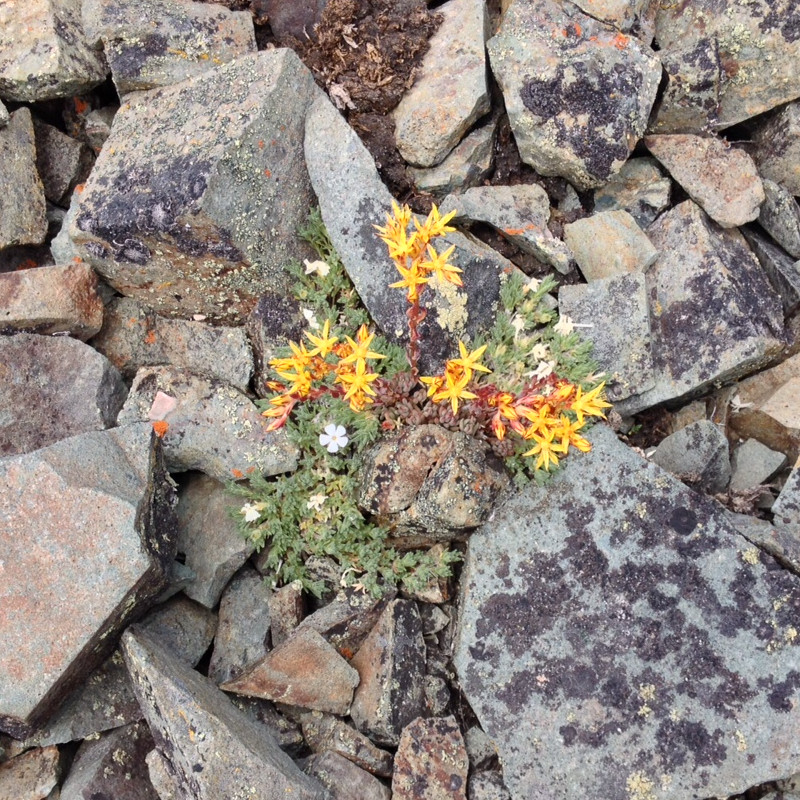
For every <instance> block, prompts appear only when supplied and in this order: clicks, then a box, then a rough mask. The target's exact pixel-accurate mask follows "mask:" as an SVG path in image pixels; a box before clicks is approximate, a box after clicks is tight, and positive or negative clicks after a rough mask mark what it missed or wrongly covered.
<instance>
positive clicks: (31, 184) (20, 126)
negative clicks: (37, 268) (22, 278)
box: [0, 12, 47, 250]
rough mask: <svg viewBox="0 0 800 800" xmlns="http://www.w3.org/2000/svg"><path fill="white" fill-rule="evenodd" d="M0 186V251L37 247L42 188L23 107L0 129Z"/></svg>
mask: <svg viewBox="0 0 800 800" xmlns="http://www.w3.org/2000/svg"><path fill="white" fill-rule="evenodd" d="M0 13H2V12H0ZM0 30H2V25H0ZM1 35H2V34H0V36H1ZM1 52H2V48H1V47H0V53H1ZM1 57H2V56H0V58H1ZM0 186H2V187H3V191H2V193H0V250H2V249H3V248H4V247H9V246H11V245H18V244H41V243H42V242H43V241H44V239H45V236H46V235H47V217H46V208H45V197H44V187H43V186H42V181H41V180H40V178H39V173H38V172H37V171H36V141H35V139H34V135H33V121H32V119H31V112H30V111H29V110H28V109H27V108H25V107H23V108H19V109H17V110H16V111H15V112H14V113H13V114H12V115H11V120H10V122H9V123H8V125H6V126H5V127H4V128H0Z"/></svg>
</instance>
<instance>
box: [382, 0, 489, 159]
mask: <svg viewBox="0 0 800 800" xmlns="http://www.w3.org/2000/svg"><path fill="white" fill-rule="evenodd" d="M436 13H437V14H440V15H441V17H442V22H441V25H440V26H439V28H438V30H437V31H436V32H435V33H434V34H433V36H431V38H430V40H429V42H428V51H427V53H425V55H424V56H423V59H422V63H421V65H420V67H419V71H418V73H417V78H416V80H415V82H414V85H413V86H412V87H411V89H409V91H408V92H406V94H405V95H404V96H403V99H402V100H401V101H400V103H399V105H398V106H397V108H396V109H395V110H394V112H393V114H392V116H393V117H394V125H395V140H396V141H397V149H398V150H399V151H400V155H401V156H402V157H403V158H404V159H405V160H406V161H407V162H408V163H409V164H413V165H414V166H416V167H433V166H435V165H436V164H439V163H440V162H441V161H442V160H443V159H444V157H445V156H446V155H447V154H448V153H449V152H450V151H451V150H452V149H453V148H454V147H455V146H456V145H457V144H458V143H459V142H460V141H461V139H462V138H463V136H464V134H465V133H466V132H467V131H468V130H469V128H470V126H471V125H472V124H473V123H474V122H475V121H476V120H478V119H479V118H480V117H482V116H483V115H484V114H486V113H487V112H488V111H489V109H490V103H489V88H488V85H487V83H486V36H487V34H488V32H489V15H488V13H487V10H486V4H485V2H484V0H449V1H448V2H447V3H445V4H444V5H441V6H439V7H438V8H437V9H436Z"/></svg>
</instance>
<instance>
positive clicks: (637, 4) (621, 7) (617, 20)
mask: <svg viewBox="0 0 800 800" xmlns="http://www.w3.org/2000/svg"><path fill="white" fill-rule="evenodd" d="M575 5H576V6H578V8H580V9H581V11H584V12H585V13H586V14H589V15H590V16H592V17H594V18H595V19H599V20H602V21H603V22H608V23H610V24H611V25H613V26H614V27H615V28H619V29H620V30H622V31H630V30H631V29H632V28H635V27H639V26H642V25H643V24H644V25H647V22H648V19H649V17H650V16H652V13H653V12H652V10H651V7H654V6H656V5H657V3H654V2H653V0H576V2H575ZM642 38H644V37H642Z"/></svg>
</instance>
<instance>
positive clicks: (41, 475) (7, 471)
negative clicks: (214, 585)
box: [0, 425, 175, 737]
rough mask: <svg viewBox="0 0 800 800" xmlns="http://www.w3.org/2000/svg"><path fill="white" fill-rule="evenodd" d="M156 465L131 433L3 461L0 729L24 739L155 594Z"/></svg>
mask: <svg viewBox="0 0 800 800" xmlns="http://www.w3.org/2000/svg"><path fill="white" fill-rule="evenodd" d="M161 459H162V456H161V448H160V446H159V445H158V443H156V442H154V440H153V437H152V436H151V431H150V426H149V425H134V426H128V427H125V428H115V429H113V430H111V431H102V432H97V433H86V434H83V435H82V436H75V437H72V438H71V439H67V440H66V441H63V442H58V443H57V444H54V445H51V446H50V447H47V448H43V449H41V450H37V451H36V452H35V453H30V454H27V455H20V456H12V457H9V458H4V459H2V460H0V482H1V483H2V487H3V488H2V495H3V496H4V497H5V498H8V500H9V502H7V503H6V504H5V505H4V506H0V529H2V530H3V531H4V532H5V534H6V535H5V536H4V537H3V540H2V544H0V562H2V564H3V568H4V572H3V581H2V583H1V584H0V603H2V606H3V608H6V609H12V608H13V610H14V613H13V614H6V615H5V616H3V617H2V618H1V619H0V643H2V644H1V646H0V685H2V686H3V687H5V688H4V691H3V693H2V699H0V729H4V730H6V731H8V732H9V733H11V734H12V735H14V736H17V737H19V736H20V735H21V734H22V735H24V734H26V733H28V732H30V729H31V727H32V726H34V725H37V724H38V723H40V722H41V721H42V720H43V719H44V718H45V717H46V716H47V715H48V714H49V713H52V712H53V711H54V709H55V706H56V705H57V704H58V703H59V702H60V701H62V700H63V699H64V698H65V697H66V695H67V694H68V693H69V692H70V690H71V689H73V688H75V686H76V685H77V684H78V683H79V682H80V681H82V680H84V678H85V676H86V673H87V672H88V671H89V670H91V669H92V668H94V667H95V666H97V665H98V663H99V662H101V661H102V660H103V658H104V657H105V656H107V655H108V653H109V650H110V649H111V646H112V645H113V641H114V637H115V636H116V635H117V634H118V633H119V632H120V631H121V630H122V629H123V628H124V626H125V625H126V624H127V623H128V622H129V621H130V620H131V619H132V618H135V617H136V616H138V615H141V613H142V611H143V610H144V609H146V608H147V607H148V606H149V605H151V604H152V602H153V599H154V598H155V597H157V596H158V594H159V593H160V592H161V590H162V589H163V588H164V585H165V584H166V582H167V577H168V575H169V570H170V566H171V564H172V560H173V559H174V557H175V541H174V520H173V517H172V513H173V512H172V508H171V505H170V499H171V491H172V490H171V489H170V488H169V487H168V485H167V483H166V475H165V473H164V470H163V462H162V460H161ZM14 498H15V499H14ZM12 499H14V501H13V502H11V500H12ZM32 542H35V546H34V545H32ZM98 542H101V543H102V546H100V547H99V546H98ZM54 564H58V565H59V567H58V569H54V567H53V565H54ZM54 630H57V631H58V646H57V647H54V645H53V637H52V631H54Z"/></svg>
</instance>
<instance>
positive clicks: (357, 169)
mask: <svg viewBox="0 0 800 800" xmlns="http://www.w3.org/2000/svg"><path fill="white" fill-rule="evenodd" d="M331 141H335V142H337V144H338V146H337V148H336V149H335V150H331V147H330V143H331ZM305 150H306V163H307V166H308V173H309V175H310V176H311V182H312V185H313V187H314V191H315V192H316V195H317V198H318V200H319V205H320V211H321V212H322V219H323V220H324V222H325V225H326V227H327V229H328V234H329V235H330V237H331V240H332V242H333V244H334V247H335V248H336V251H337V253H338V254H339V256H340V257H341V259H342V263H343V264H344V266H345V269H346V270H347V273H348V275H349V276H350V279H351V280H352V281H353V283H354V285H355V287H356V291H357V292H358V294H359V297H360V298H361V300H362V302H363V303H364V305H365V306H366V308H367V310H368V311H369V313H370V316H371V317H372V319H373V320H375V322H376V323H377V325H378V326H379V327H380V328H381V329H382V331H383V333H384V334H385V335H386V336H387V337H389V338H390V339H392V340H393V341H400V342H405V341H406V340H407V320H406V310H407V307H408V306H407V303H406V299H405V294H404V293H403V292H401V291H399V290H397V289H388V288H387V287H388V285H389V284H390V283H394V282H395V281H397V279H398V273H397V270H396V269H395V267H394V265H393V263H392V262H391V260H390V259H389V256H388V254H387V251H386V246H385V245H384V244H383V242H381V241H380V239H378V237H377V235H376V232H375V229H374V227H373V226H374V225H376V224H381V225H382V224H384V222H385V219H386V214H387V213H388V212H389V211H390V210H391V204H392V196H391V195H390V194H389V191H388V189H387V188H386V187H385V186H384V184H383V182H382V181H381V179H380V176H379V175H378V170H377V169H376V168H375V162H374V161H373V160H372V156H371V155H370V154H369V151H368V150H367V149H366V147H364V145H363V144H362V143H361V140H360V139H359V138H358V136H357V135H356V133H355V131H353V129H352V128H351V127H350V126H349V125H348V124H347V123H346V122H345V120H344V118H343V117H342V116H341V114H339V112H338V111H337V110H336V109H335V107H334V106H333V104H332V103H331V102H330V101H329V100H328V99H327V98H320V99H319V100H318V101H316V102H315V103H314V104H313V105H312V107H311V109H310V110H309V113H308V119H307V123H306V138H305ZM451 245H453V246H455V248H456V249H455V252H454V254H453V255H452V257H451V258H450V259H449V260H450V262H451V263H453V264H455V265H456V266H457V267H459V268H460V269H462V270H463V272H462V275H461V278H462V280H463V282H464V287H463V289H457V287H455V286H453V285H452V284H443V283H436V284H433V283H431V284H428V286H429V287H432V292H428V293H427V294H428V298H432V299H430V300H429V299H428V298H426V297H423V306H427V308H428V316H427V318H426V320H425V322H424V323H423V324H422V326H420V332H421V337H422V358H421V369H423V370H428V369H430V370H431V371H432V372H438V371H439V370H440V369H441V368H442V364H443V362H444V361H445V360H446V359H448V358H451V357H452V355H453V353H455V352H457V342H458V340H459V339H466V338H468V337H470V336H475V335H478V334H479V333H481V332H482V331H487V330H489V329H490V328H491V326H492V325H493V324H494V319H495V314H496V307H497V302H498V300H499V297H500V283H501V276H502V275H503V274H505V273H507V272H508V271H511V270H515V269H516V267H515V266H514V265H513V264H512V263H511V262H510V261H507V260H506V259H504V258H503V257H502V256H500V255H498V254H497V253H496V252H495V251H494V250H492V249H491V248H490V247H487V246H486V245H484V244H482V243H481V242H477V241H472V240H471V239H468V238H467V237H466V236H464V235H462V234H459V233H451V234H448V235H447V236H445V237H442V238H441V239H439V241H438V242H437V247H438V250H439V251H444V250H445V249H447V248H448V247H450V246H451ZM428 374H431V373H430V372H429V373H428Z"/></svg>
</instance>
